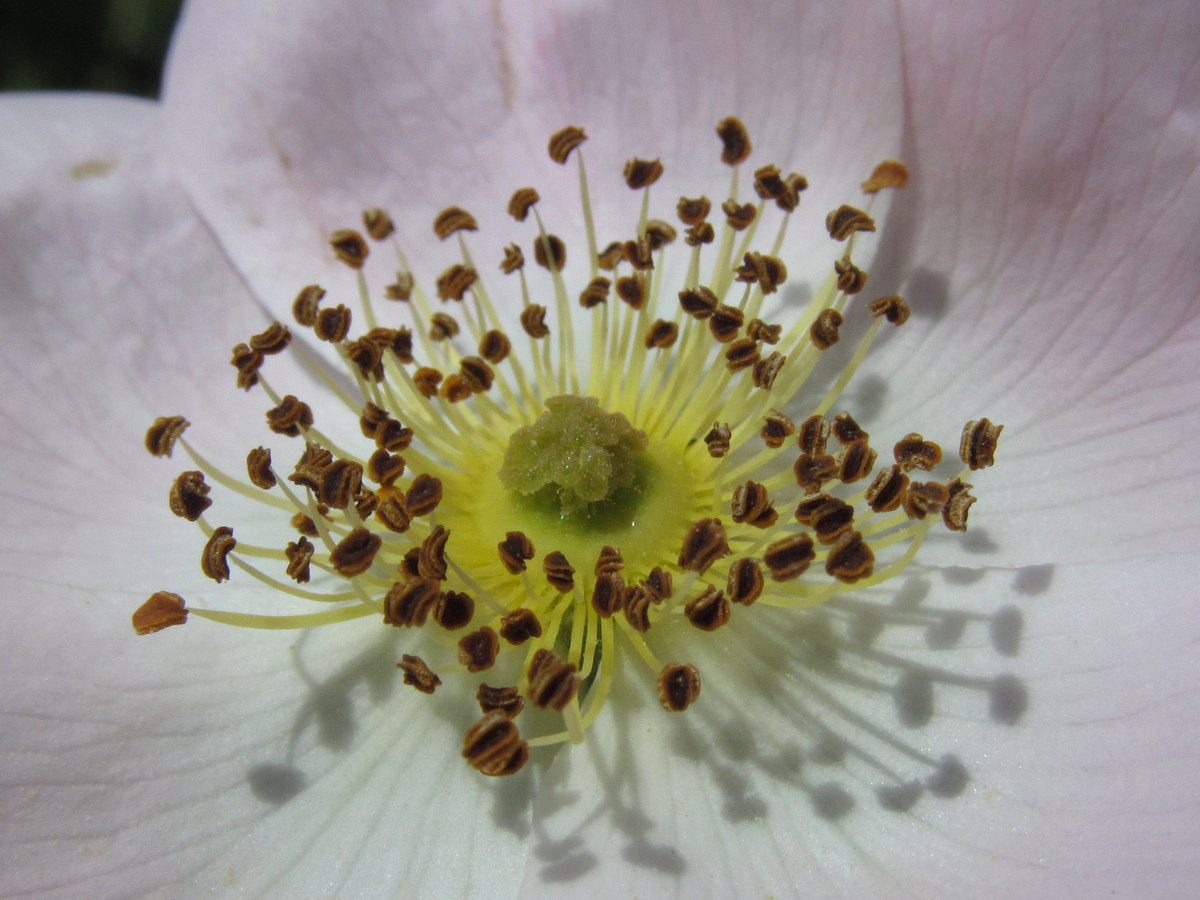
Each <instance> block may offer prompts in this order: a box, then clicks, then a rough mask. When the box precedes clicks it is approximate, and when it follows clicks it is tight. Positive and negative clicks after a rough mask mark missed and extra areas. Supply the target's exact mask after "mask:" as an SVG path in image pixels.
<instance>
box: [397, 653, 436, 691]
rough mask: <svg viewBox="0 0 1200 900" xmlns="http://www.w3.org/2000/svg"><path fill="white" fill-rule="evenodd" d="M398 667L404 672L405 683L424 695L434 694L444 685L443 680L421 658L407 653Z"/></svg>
mask: <svg viewBox="0 0 1200 900" xmlns="http://www.w3.org/2000/svg"><path fill="white" fill-rule="evenodd" d="M396 667H397V668H400V669H403V670H404V683H405V684H411V685H412V686H413V687H415V688H416V689H417V690H418V691H420V692H421V693H422V694H432V693H433V692H434V691H435V690H437V687H438V685H440V684H441V683H442V679H440V678H438V677H437V675H435V674H434V673H433V670H432V669H430V668H429V666H427V665H426V664H425V660H423V659H421V657H419V656H411V655H409V654H408V653H405V654H404V655H403V656H401V657H400V662H398V663H396Z"/></svg>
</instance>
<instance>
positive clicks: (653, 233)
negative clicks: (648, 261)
mask: <svg viewBox="0 0 1200 900" xmlns="http://www.w3.org/2000/svg"><path fill="white" fill-rule="evenodd" d="M676 235H677V232H676V231H675V226H673V225H671V224H670V223H669V222H664V221H663V220H662V219H651V220H650V221H649V222H647V223H646V240H648V241H649V242H650V249H651V250H661V249H662V248H663V247H665V246H667V244H669V243H671V242H672V241H674V240H675V237H676Z"/></svg>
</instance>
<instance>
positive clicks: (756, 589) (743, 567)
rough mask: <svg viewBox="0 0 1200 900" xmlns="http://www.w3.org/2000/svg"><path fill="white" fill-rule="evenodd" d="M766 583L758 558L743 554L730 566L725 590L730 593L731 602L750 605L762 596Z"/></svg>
mask: <svg viewBox="0 0 1200 900" xmlns="http://www.w3.org/2000/svg"><path fill="white" fill-rule="evenodd" d="M766 583H767V582H766V579H765V578H764V577H763V571H762V566H760V565H759V564H758V560H756V559H751V558H750V557H748V556H743V557H742V558H741V559H738V560H734V563H733V565H731V566H730V567H729V578H728V579H727V580H726V582H725V590H726V592H727V593H728V594H729V602H730V603H740V604H742V605H743V606H750V605H751V604H753V603H754V601H755V600H757V599H758V598H759V597H760V596H762V592H763V588H764V587H765V586H766Z"/></svg>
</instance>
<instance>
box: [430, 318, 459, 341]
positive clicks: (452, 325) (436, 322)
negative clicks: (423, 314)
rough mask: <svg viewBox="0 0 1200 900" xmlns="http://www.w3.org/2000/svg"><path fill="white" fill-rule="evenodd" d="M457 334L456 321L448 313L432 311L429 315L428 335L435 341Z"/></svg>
mask: <svg viewBox="0 0 1200 900" xmlns="http://www.w3.org/2000/svg"><path fill="white" fill-rule="evenodd" d="M457 334H458V321H457V320H456V319H455V318H454V316H451V315H449V314H448V313H440V312H439V313H434V314H433V315H432V316H430V317H429V336H430V337H431V338H432V339H433V340H435V341H445V340H449V339H450V338H452V337H454V336H455V335H457Z"/></svg>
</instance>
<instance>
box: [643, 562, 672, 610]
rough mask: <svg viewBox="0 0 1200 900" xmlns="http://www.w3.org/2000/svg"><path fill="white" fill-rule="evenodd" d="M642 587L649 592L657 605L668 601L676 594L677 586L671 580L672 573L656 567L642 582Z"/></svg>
mask: <svg viewBox="0 0 1200 900" xmlns="http://www.w3.org/2000/svg"><path fill="white" fill-rule="evenodd" d="M642 587H644V588H645V589H646V590H647V591H649V593H650V594H651V596H652V598H653V600H654V602H655V603H658V602H659V601H661V600H666V599H667V598H668V597H670V596H671V595H672V594H673V593H675V585H674V582H673V580H672V578H671V573H670V572H668V571H667V570H666V569H664V568H663V567H662V566H655V567H654V568H653V569H651V570H650V574H649V575H647V576H646V580H645V581H643V582H642Z"/></svg>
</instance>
